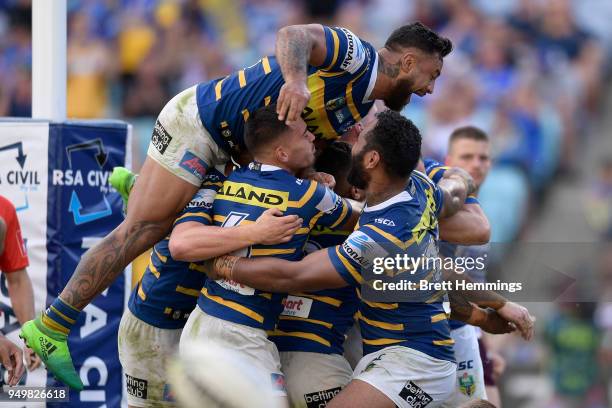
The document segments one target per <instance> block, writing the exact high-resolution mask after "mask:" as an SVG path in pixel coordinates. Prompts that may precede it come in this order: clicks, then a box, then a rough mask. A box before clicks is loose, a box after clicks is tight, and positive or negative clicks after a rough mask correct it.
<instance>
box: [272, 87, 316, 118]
mask: <svg viewBox="0 0 612 408" xmlns="http://www.w3.org/2000/svg"><path fill="white" fill-rule="evenodd" d="M309 100H310V91H309V90H308V87H307V86H306V82H305V81H303V80H296V81H289V82H285V83H284V84H283V86H282V87H281V89H280V93H279V95H278V100H277V101H276V113H278V120H284V121H285V123H287V124H289V123H291V122H295V121H296V120H298V119H299V117H300V116H301V115H302V111H303V110H304V108H305V107H306V105H307V104H308V101H309Z"/></svg>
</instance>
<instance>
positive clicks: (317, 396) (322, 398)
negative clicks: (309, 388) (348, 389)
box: [304, 387, 342, 408]
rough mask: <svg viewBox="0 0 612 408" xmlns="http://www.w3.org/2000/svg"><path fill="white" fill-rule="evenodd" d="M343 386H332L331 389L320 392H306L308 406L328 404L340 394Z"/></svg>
mask: <svg viewBox="0 0 612 408" xmlns="http://www.w3.org/2000/svg"><path fill="white" fill-rule="evenodd" d="M340 391H342V388H340V387H336V388H330V389H329V390H323V391H318V392H311V393H310V394H304V399H305V400H306V407H307V408H322V407H325V406H326V405H327V403H328V402H329V401H331V400H332V398H334V397H335V396H336V395H338V394H340Z"/></svg>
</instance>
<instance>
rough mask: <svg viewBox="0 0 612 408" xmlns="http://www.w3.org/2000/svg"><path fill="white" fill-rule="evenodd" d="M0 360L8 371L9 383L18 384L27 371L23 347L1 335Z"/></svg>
mask: <svg viewBox="0 0 612 408" xmlns="http://www.w3.org/2000/svg"><path fill="white" fill-rule="evenodd" d="M0 362H2V365H3V366H4V368H5V369H6V370H7V371H8V384H9V385H11V386H13V385H17V384H18V383H19V380H20V379H21V377H22V376H23V373H24V371H25V367H24V365H23V354H22V352H21V349H20V348H19V347H18V346H17V345H16V344H15V343H13V342H12V341H10V340H9V339H7V338H6V337H0Z"/></svg>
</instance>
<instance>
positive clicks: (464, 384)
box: [459, 373, 476, 397]
mask: <svg viewBox="0 0 612 408" xmlns="http://www.w3.org/2000/svg"><path fill="white" fill-rule="evenodd" d="M459 391H461V393H462V394H465V395H467V396H468V397H470V396H472V395H474V393H475V392H476V381H474V376H473V375H470V374H468V373H463V375H462V376H461V377H459Z"/></svg>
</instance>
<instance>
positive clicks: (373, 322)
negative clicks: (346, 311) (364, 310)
mask: <svg viewBox="0 0 612 408" xmlns="http://www.w3.org/2000/svg"><path fill="white" fill-rule="evenodd" d="M357 318H358V319H359V320H361V321H363V322H365V323H367V324H369V325H370V326H374V327H379V328H381V329H386V330H398V331H399V330H404V325H403V324H402V323H388V322H381V321H379V320H372V319H368V318H367V317H364V316H363V315H362V314H361V312H357Z"/></svg>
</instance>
